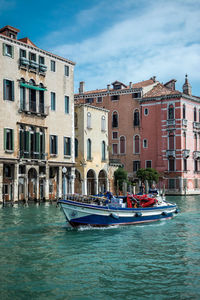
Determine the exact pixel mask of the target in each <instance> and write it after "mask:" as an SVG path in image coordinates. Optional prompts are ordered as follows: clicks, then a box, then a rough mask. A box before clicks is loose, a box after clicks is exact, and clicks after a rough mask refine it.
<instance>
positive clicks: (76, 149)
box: [75, 139, 78, 157]
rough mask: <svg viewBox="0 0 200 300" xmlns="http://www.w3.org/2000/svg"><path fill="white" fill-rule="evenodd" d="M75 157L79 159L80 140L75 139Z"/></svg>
mask: <svg viewBox="0 0 200 300" xmlns="http://www.w3.org/2000/svg"><path fill="white" fill-rule="evenodd" d="M75 157H78V140H77V139H75Z"/></svg>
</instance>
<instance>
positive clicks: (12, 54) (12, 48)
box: [11, 46, 14, 58]
mask: <svg viewBox="0 0 200 300" xmlns="http://www.w3.org/2000/svg"><path fill="white" fill-rule="evenodd" d="M11 51H12V53H11V56H12V58H14V47H13V46H11Z"/></svg>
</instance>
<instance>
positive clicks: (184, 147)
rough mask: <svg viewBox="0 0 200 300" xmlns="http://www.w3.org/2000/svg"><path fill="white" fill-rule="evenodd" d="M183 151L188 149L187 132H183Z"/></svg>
mask: <svg viewBox="0 0 200 300" xmlns="http://www.w3.org/2000/svg"><path fill="white" fill-rule="evenodd" d="M183 149H187V148H186V132H183Z"/></svg>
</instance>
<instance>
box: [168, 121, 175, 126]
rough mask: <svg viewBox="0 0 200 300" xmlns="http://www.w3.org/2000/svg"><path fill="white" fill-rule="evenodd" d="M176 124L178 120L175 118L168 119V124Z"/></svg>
mask: <svg viewBox="0 0 200 300" xmlns="http://www.w3.org/2000/svg"><path fill="white" fill-rule="evenodd" d="M175 124H176V120H175V119H170V120H167V126H175Z"/></svg>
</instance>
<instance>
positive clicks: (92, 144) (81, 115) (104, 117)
mask: <svg viewBox="0 0 200 300" xmlns="http://www.w3.org/2000/svg"><path fill="white" fill-rule="evenodd" d="M75 161H76V165H75V167H76V170H75V174H76V176H75V193H78V194H84V195H94V194H98V193H104V192H105V191H107V190H112V187H113V171H114V170H115V169H116V168H115V167H112V166H110V165H109V151H108V110H106V109H104V108H98V107H95V106H92V105H88V104H77V105H75Z"/></svg>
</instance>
